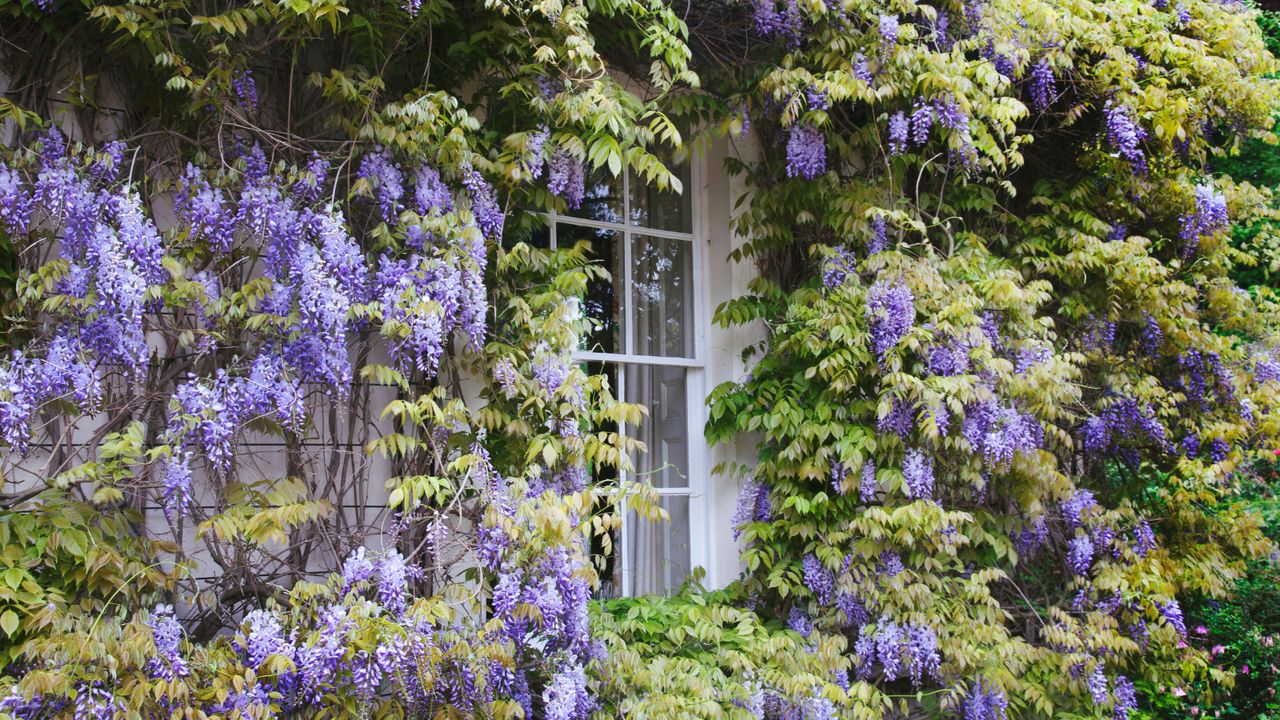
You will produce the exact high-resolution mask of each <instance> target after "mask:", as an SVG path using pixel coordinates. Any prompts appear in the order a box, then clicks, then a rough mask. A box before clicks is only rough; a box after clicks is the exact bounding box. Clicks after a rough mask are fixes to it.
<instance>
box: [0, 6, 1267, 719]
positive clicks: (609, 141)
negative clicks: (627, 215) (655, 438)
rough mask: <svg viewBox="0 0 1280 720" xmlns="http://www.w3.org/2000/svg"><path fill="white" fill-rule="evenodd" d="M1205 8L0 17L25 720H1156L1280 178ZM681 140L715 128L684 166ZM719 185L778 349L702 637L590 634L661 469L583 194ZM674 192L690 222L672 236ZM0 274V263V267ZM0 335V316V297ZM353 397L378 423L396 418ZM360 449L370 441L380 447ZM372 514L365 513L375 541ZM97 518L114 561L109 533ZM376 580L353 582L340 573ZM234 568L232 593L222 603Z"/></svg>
mask: <svg viewBox="0 0 1280 720" xmlns="http://www.w3.org/2000/svg"><path fill="white" fill-rule="evenodd" d="M1255 17H1256V16H1255V13H1254V12H1253V11H1252V10H1250V9H1249V8H1248V7H1246V6H1244V5H1241V4H1237V3H1234V2H1218V1H1217V0H1184V1H1183V2H1164V1H1163V0H1160V1H1158V2H1147V1H1146V0H1125V1H1124V2H1091V1H1089V0H1027V1H1026V2H1022V3H1017V4H1007V3H1006V4H1000V3H988V2H981V1H980V0H972V1H971V2H967V3H953V2H938V3H917V2H888V3H885V2H868V1H864V0H848V1H847V2H820V1H819V0H805V1H803V2H801V1H800V0H781V1H779V2H775V1H774V0H751V1H750V2H742V3H737V2H734V3H686V4H683V5H681V4H674V3H673V4H667V3H662V2H632V1H627V0H590V1H587V2H578V3H572V2H560V1H559V0H542V1H540V2H514V1H512V2H502V1H499V0H489V1H487V2H484V3H472V4H458V5H457V6H454V5H452V4H449V3H443V2H429V1H427V2H406V3H402V4H397V3H392V2H341V1H340V0H316V1H311V0H302V1H293V2H287V3H286V2H275V1H274V0H254V1H249V2H234V3H226V2H205V1H204V0H160V1H157V0H122V1H120V2H102V3H98V2H87V1H85V2H82V1H80V0H21V1H20V2H15V3H10V4H8V5H7V6H5V7H3V8H0V18H3V20H2V22H3V27H4V29H5V33H4V36H5V38H6V39H7V43H6V45H5V46H4V47H3V48H0V73H2V74H3V77H4V79H5V81H6V82H7V85H6V86H5V87H6V88H7V89H6V95H5V104H4V105H0V110H5V111H6V116H7V117H11V118H12V121H11V123H10V124H9V125H6V126H5V132H6V133H7V135H6V141H7V144H6V150H5V153H4V156H3V164H2V165H0V237H3V239H4V241H5V243H6V245H5V246H6V247H9V248H12V252H11V253H10V255H11V256H12V257H13V258H14V260H13V263H12V267H13V273H14V274H15V275H16V277H17V278H18V281H17V284H16V292H15V294H14V297H13V298H11V299H8V304H7V305H6V312H5V316H6V318H7V320H6V322H7V323H8V325H9V330H10V333H9V335H10V337H11V338H13V340H11V341H10V342H12V343H13V344H14V345H15V349H14V350H13V351H12V352H11V353H10V354H9V355H8V356H7V357H6V359H5V361H4V363H3V365H2V366H0V373H2V374H3V376H4V382H3V383H0V441H2V442H3V445H4V455H3V464H4V471H5V473H6V481H7V483H8V484H7V485H6V487H5V490H4V492H5V494H4V496H3V498H2V507H3V512H4V513H5V523H4V524H3V526H0V527H2V528H3V530H2V531H0V540H3V543H4V547H3V552H2V553H0V557H3V563H4V569H3V580H4V582H3V583H0V631H2V632H3V633H4V635H5V637H7V638H8V642H7V643H6V644H5V645H4V653H5V657H4V662H5V663H6V665H5V670H4V676H5V679H4V681H3V686H4V690H5V692H6V693H7V695H6V698H5V699H4V700H2V701H0V711H2V712H7V713H9V714H12V715H15V716H19V717H48V716H57V715H68V716H74V717H101V716H110V715H118V716H123V717H135V716H161V715H172V714H174V713H185V714H191V715H193V716H200V715H201V714H203V715H205V716H220V717H261V716H271V715H280V716H288V717H303V716H312V715H317V716H324V715H342V714H360V713H371V714H374V715H378V716H387V717H402V716H413V717H441V716H449V717H547V718H554V719H555V720H567V719H569V718H584V717H589V716H592V715H595V716H597V717H655V718H657V717H661V718H668V717H757V718H764V717H769V718H790V717H805V718H810V717H813V718H825V717H859V718H862V717H886V716H892V715H893V714H894V713H898V714H906V713H917V714H926V715H929V716H964V717H966V718H967V719H968V720H987V719H992V718H1004V717H1010V716H1012V717H1071V716H1079V717H1098V716H1102V715H1111V716H1112V717H1115V718H1126V717H1136V716H1137V714H1138V713H1140V712H1142V711H1143V710H1142V707H1143V706H1144V705H1145V706H1150V702H1149V701H1147V700H1144V698H1147V697H1156V696H1158V695H1159V693H1162V692H1164V689H1165V688H1169V687H1179V688H1184V687H1185V688H1192V689H1194V690H1195V691H1196V692H1203V693H1205V694H1206V695H1212V694H1213V693H1214V692H1215V689H1216V688H1219V687H1221V686H1222V685H1224V684H1225V683H1228V682H1229V680H1230V678H1229V677H1227V676H1226V675H1224V674H1223V673H1221V672H1220V670H1219V669H1218V668H1217V667H1216V666H1214V665H1213V664H1212V663H1211V662H1210V659H1211V658H1210V655H1211V652H1210V651H1211V649H1209V648H1204V647H1202V643H1198V642H1194V641H1188V628H1187V627H1186V621H1185V619H1184V618H1183V614H1182V611H1181V607H1182V603H1183V602H1185V601H1187V600H1188V599H1195V598H1201V597H1210V598H1212V597H1225V596H1226V595H1227V594H1229V593H1231V592H1232V591H1233V589H1234V588H1235V587H1236V586H1237V580H1238V579H1239V578H1241V577H1242V576H1243V573H1244V572H1245V568H1246V567H1247V565H1248V563H1249V562H1251V561H1264V560H1265V559H1266V558H1267V556H1268V554H1269V553H1271V552H1272V545H1271V543H1270V541H1268V540H1267V539H1266V537H1265V536H1264V535H1263V534H1262V533H1261V532H1260V530H1259V526H1260V523H1261V520H1260V519H1259V518H1258V517H1257V516H1255V515H1253V514H1251V513H1250V512H1248V511H1246V509H1245V508H1244V507H1243V506H1242V505H1241V504H1240V502H1239V499H1240V496H1241V493H1242V491H1243V490H1244V489H1245V488H1248V487H1249V486H1250V485H1251V484H1252V483H1256V482H1257V478H1256V474H1255V473H1256V472H1257V469H1258V467H1259V465H1258V463H1256V462H1255V460H1256V458H1257V456H1258V454H1259V453H1264V452H1270V450H1271V449H1272V448H1273V447H1274V446H1275V437H1274V436H1275V434H1276V432H1277V425H1276V407H1275V401H1274V392H1273V391H1274V387H1272V384H1273V383H1275V382H1280V364H1277V363H1280V357H1277V356H1276V352H1277V346H1276V344H1275V343H1276V340H1275V337H1274V333H1273V328H1274V327H1275V324H1276V317H1277V316H1276V311H1275V307H1276V306H1275V299H1274V297H1273V294H1272V293H1271V292H1270V291H1269V290H1268V289H1266V288H1254V289H1253V290H1252V291H1251V292H1246V291H1244V290H1243V289H1242V288H1240V287H1238V286H1237V285H1236V282H1237V281H1239V280H1240V278H1242V277H1243V276H1242V275H1241V274H1240V272H1239V271H1240V270H1241V269H1242V268H1246V267H1248V266H1250V265H1251V264H1253V263H1255V262H1257V261H1259V260H1262V261H1268V260H1269V258H1267V257H1266V256H1265V255H1266V253H1268V252H1271V251H1270V250H1269V249H1268V248H1271V247H1272V245H1273V244H1274V241H1273V239H1272V238H1271V237H1270V235H1269V232H1270V231H1269V230H1268V229H1267V228H1268V226H1267V225H1266V224H1265V223H1262V224H1257V225H1253V226H1254V227H1257V228H1261V229H1260V230H1257V232H1256V233H1255V234H1254V235H1253V236H1251V239H1250V242H1249V243H1247V244H1245V243H1237V244H1234V245H1233V244H1231V243H1229V242H1227V237H1228V233H1229V231H1230V227H1231V225H1232V224H1233V223H1236V224H1252V223H1253V221H1254V220H1255V219H1257V218H1259V217H1262V216H1264V215H1266V214H1267V213H1268V212H1269V211H1268V210H1267V207H1268V200H1269V197H1268V190H1267V189H1266V188H1260V187H1254V186H1252V185H1250V184H1249V183H1248V182H1247V181H1243V180H1242V179H1240V178H1236V179H1232V178H1230V177H1223V176H1218V175H1216V174H1215V172H1214V168H1215V167H1218V166H1216V165H1214V161H1217V160H1219V159H1221V158H1224V157H1227V156H1229V155H1231V154H1232V153H1234V152H1236V151H1237V150H1238V149H1239V148H1240V147H1241V143H1242V142H1244V141H1245V140H1246V139H1249V138H1256V139H1266V138H1269V137H1270V136H1269V135H1268V132H1269V130H1270V128H1271V118H1272V113H1273V110H1274V107H1275V103H1276V93H1275V90H1274V87H1273V86H1272V84H1271V82H1270V81H1269V80H1267V79H1266V76H1267V75H1268V74H1269V73H1271V72H1272V71H1273V70H1274V60H1273V58H1272V57H1271V56H1270V55H1269V54H1268V52H1267V50H1266V47H1265V45H1264V42H1263V39H1262V36H1261V34H1260V33H1259V31H1258V28H1257V24H1256V22H1255ZM677 128H692V131H691V132H690V133H688V134H683V133H681V132H680V131H679V130H677ZM715 135H721V136H726V137H727V138H728V139H729V141H730V143H732V144H733V145H734V146H736V147H738V148H740V149H741V152H740V153H738V154H736V155H735V156H734V157H733V158H732V159H731V160H729V163H730V169H731V170H732V171H733V172H736V173H739V174H741V175H742V176H743V177H744V179H745V180H746V183H747V185H748V187H749V188H750V194H749V195H748V196H747V197H745V198H743V199H742V202H741V203H740V206H739V207H740V208H741V209H742V212H741V214H740V215H739V216H738V219H737V221H736V222H737V227H736V228H735V229H736V230H737V231H738V233H739V234H740V235H741V236H742V237H745V238H748V240H747V241H746V243H745V244H744V245H743V246H741V247H740V248H739V249H738V250H737V251H736V252H735V254H734V257H732V258H730V260H731V261H733V262H746V263H752V264H753V265H754V267H755V268H756V270H758V279H757V280H756V281H755V282H754V283H753V284H752V287H751V291H750V294H749V295H747V296H744V297H741V298H735V299H733V300H731V301H729V302H727V303H725V304H724V305H722V306H721V307H720V308H719V310H718V311H717V318H718V319H719V321H720V322H722V323H724V324H729V325H733V324H750V323H759V324H760V325H761V326H762V327H763V328H764V330H765V336H764V340H763V341H762V342H761V343H760V344H759V345H758V346H757V347H755V348H753V352H752V353H751V354H750V364H751V366H752V370H751V372H750V373H749V374H748V375H747V376H746V377H744V378H742V379H741V381H739V382H737V383H731V384H728V385H725V386H722V387H720V388H717V389H716V390H715V391H714V392H713V394H712V396H711V398H710V400H709V402H710V416H711V422H710V424H709V426H708V428H707V434H708V438H709V440H710V441H712V442H722V441H729V440H731V439H738V438H740V437H750V438H752V439H758V443H759V445H758V456H757V457H756V458H755V459H754V461H753V462H750V463H746V464H744V465H742V466H740V467H737V466H735V467H725V468H722V470H723V471H725V472H727V473H732V474H735V475H736V476H738V477H741V478H742V482H743V486H744V492H743V495H742V501H741V503H740V507H739V509H738V514H737V516H736V517H735V525H736V527H737V530H738V533H739V535H740V538H741V540H742V542H743V546H744V548H745V550H744V554H743V562H744V577H743V579H742V581H741V582H740V583H737V584H736V585H735V586H734V587H732V588H729V589H728V590H726V591H724V592H719V593H712V594H701V593H698V592H696V591H692V590H691V591H689V592H686V593H684V594H682V595H680V596H678V597H675V598H667V599H652V598H650V599H625V600H617V601H611V602H607V603H603V604H599V605H596V606H594V607H592V605H591V603H590V597H591V595H592V593H593V591H594V589H595V588H596V587H597V583H598V569H599V568H600V567H603V566H605V565H606V563H607V560H606V559H605V555H607V553H608V552H609V550H610V549H611V548H610V538H611V535H610V533H611V532H612V531H614V530H616V528H617V527H618V518H617V517H616V515H615V513H614V510H613V508H614V507H616V506H617V503H618V502H619V501H620V500H621V498H622V497H623V496H626V497H627V502H628V507H630V508H635V509H638V510H639V511H641V512H642V513H643V514H646V515H650V516H653V517H658V516H660V515H661V513H660V512H659V511H658V510H657V509H656V506H655V504H654V502H653V497H652V493H651V492H650V491H648V490H647V489H645V488H643V487H640V486H630V485H629V486H619V485H617V484H616V483H609V482H603V483H597V482H591V481H590V479H591V477H592V476H601V477H603V476H607V474H606V473H602V472H599V471H600V469H601V468H605V467H608V466H625V464H626V463H627V458H628V457H629V456H630V454H631V453H633V452H635V451H637V450H639V448H637V447H634V446H633V445H632V444H630V443H628V441H627V440H625V439H624V438H620V436H619V435H618V434H617V433H616V432H615V431H614V428H616V426H617V424H618V423H627V424H634V423H636V422H640V421H642V420H643V418H642V417H641V414H642V413H641V409H640V408H636V407H634V406H630V405H626V404H623V403H619V402H617V401H616V400H615V399H614V398H613V397H612V394H611V390H610V388H609V387H608V384H607V382H606V380H605V378H604V377H602V376H596V375H590V374H588V373H586V372H585V371H584V370H583V369H582V368H580V367H578V366H576V365H575V364H574V363H573V362H572V361H571V357H572V354H573V352H574V350H575V349H576V348H577V347H578V345H579V340H578V338H579V337H580V336H581V335H582V333H583V332H586V331H587V330H588V329H589V323H590V322H591V321H590V320H589V319H588V318H586V317H584V316H583V311H582V309H581V307H582V305H581V303H580V301H579V298H581V297H582V296H583V295H584V293H585V291H586V287H587V283H588V282H589V281H591V280H593V279H597V278H600V277H601V276H602V275H603V272H604V271H603V269H602V268H600V267H598V266H597V265H594V264H592V262H591V260H590V258H591V253H590V252H589V248H587V247H585V246H576V247H571V248H561V249H558V250H555V251H548V250H544V249H539V248H538V247H537V243H535V242H533V238H534V236H535V234H536V232H537V230H538V228H539V226H540V223H541V222H543V221H542V220H541V219H540V217H539V215H538V213H539V211H545V210H548V209H553V208H554V209H564V208H566V207H571V206H575V205H577V204H578V203H579V202H581V200H582V197H583V193H584V183H585V178H586V176H587V175H588V174H590V173H591V172H601V173H613V174H617V173H620V172H623V171H625V170H631V171H634V172H635V173H636V174H637V175H638V176H639V177H641V178H643V179H644V181H646V182H651V183H654V184H657V185H658V186H660V187H675V186H678V182H677V181H676V180H675V178H674V177H673V176H672V175H671V174H670V173H669V172H668V170H667V169H666V168H665V167H664V166H663V164H662V163H661V162H660V161H659V159H658V157H659V156H660V155H661V154H662V152H665V151H668V150H671V149H674V148H679V147H681V146H688V147H698V146H700V145H699V143H700V141H701V140H702V139H704V138H705V137H710V136H715ZM677 189H679V188H677ZM2 249H3V248H0V250H2ZM0 300H3V298H0ZM375 397H376V398H377V399H376V400H375ZM378 417H380V418H382V420H381V421H379V420H378ZM383 486H385V492H386V496H387V500H386V503H385V506H382V505H379V506H377V507H366V506H365V505H364V503H365V501H366V499H367V498H368V497H370V492H371V490H370V489H371V487H373V488H381V487H383ZM91 517H92V518H94V520H92V521H91V520H89V519H88V518H91ZM372 537H385V538H386V542H385V543H384V544H382V545H381V547H369V546H367V545H368V544H369V542H370V540H369V539H370V538H372ZM210 571H211V573H212V574H211V575H210V574H209V572H210Z"/></svg>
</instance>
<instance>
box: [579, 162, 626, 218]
mask: <svg viewBox="0 0 1280 720" xmlns="http://www.w3.org/2000/svg"><path fill="white" fill-rule="evenodd" d="M586 173H587V178H586V181H585V182H584V183H583V185H584V186H585V192H584V193H583V199H582V207H579V208H578V209H577V210H572V209H571V210H567V211H566V214H567V215H569V216H570V217H580V218H587V219H588V220H599V221H601V222H611V223H619V224H620V223H622V217H623V216H622V212H623V211H622V176H621V175H619V176H617V177H614V176H613V174H612V173H610V172H609V168H607V167H604V168H600V169H599V170H587V171H586Z"/></svg>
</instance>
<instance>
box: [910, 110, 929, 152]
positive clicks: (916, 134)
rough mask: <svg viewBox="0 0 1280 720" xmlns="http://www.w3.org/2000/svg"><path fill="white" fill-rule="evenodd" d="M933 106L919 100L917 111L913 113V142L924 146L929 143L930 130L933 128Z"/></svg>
mask: <svg viewBox="0 0 1280 720" xmlns="http://www.w3.org/2000/svg"><path fill="white" fill-rule="evenodd" d="M933 113H934V110H933V105H931V104H929V103H926V102H924V101H922V100H917V101H916V105H915V110H914V111H913V112H912V113H911V142H912V144H914V145H917V146H919V145H924V144H925V143H927V142H929V130H930V129H931V128H932V127H933V118H934V114H933Z"/></svg>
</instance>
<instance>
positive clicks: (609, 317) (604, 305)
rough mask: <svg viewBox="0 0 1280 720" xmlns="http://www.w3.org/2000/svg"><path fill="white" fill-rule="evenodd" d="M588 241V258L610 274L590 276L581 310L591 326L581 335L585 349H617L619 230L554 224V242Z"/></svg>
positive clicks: (569, 244) (564, 245)
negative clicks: (589, 251) (591, 323)
mask: <svg viewBox="0 0 1280 720" xmlns="http://www.w3.org/2000/svg"><path fill="white" fill-rule="evenodd" d="M584 240H585V241H587V242H589V243H591V253H590V256H591V258H592V259H593V260H594V261H595V262H596V263H597V264H599V265H600V266H601V267H603V268H604V269H605V270H608V271H609V274H610V275H612V276H613V277H612V278H594V279H592V280H591V281H590V282H589V283H588V284H587V294H586V297H584V298H583V311H584V312H585V313H586V315H587V317H588V318H590V319H591V320H592V321H593V327H592V329H591V330H590V331H589V332H588V334H587V335H586V336H585V337H583V338H582V342H583V344H582V347H581V348H580V349H581V350H584V351H586V352H605V353H620V352H623V348H622V332H623V326H622V277H623V274H622V269H623V265H622V264H623V249H624V248H623V244H622V234H621V233H619V232H617V231H615V230H603V229H600V228H590V227H582V226H581V225H567V224H565V223H558V224H557V225H556V246H557V247H561V248H571V247H573V246H574V245H575V244H577V243H578V242H580V241H584Z"/></svg>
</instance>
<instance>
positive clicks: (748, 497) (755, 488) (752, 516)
mask: <svg viewBox="0 0 1280 720" xmlns="http://www.w3.org/2000/svg"><path fill="white" fill-rule="evenodd" d="M772 515H773V505H772V503H771V502H770V500H769V486H768V485H765V484H764V483H759V482H756V481H755V480H748V481H747V483H746V484H745V485H743V486H742V491H741V492H740V493H739V494H738V507H737V509H736V510H735V511H734V513H733V520H732V521H731V524H732V525H733V528H734V530H733V539H734V540H737V539H739V538H741V537H742V529H743V526H744V525H746V524H747V523H752V522H768V521H769V520H770V519H772Z"/></svg>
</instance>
